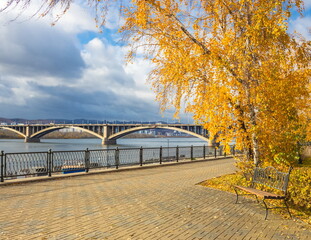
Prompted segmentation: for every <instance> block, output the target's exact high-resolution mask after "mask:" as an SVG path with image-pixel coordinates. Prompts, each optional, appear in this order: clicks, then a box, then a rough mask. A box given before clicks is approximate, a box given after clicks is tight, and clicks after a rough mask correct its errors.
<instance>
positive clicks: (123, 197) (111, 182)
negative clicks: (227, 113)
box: [0, 159, 311, 240]
mask: <svg viewBox="0 0 311 240" xmlns="http://www.w3.org/2000/svg"><path fill="white" fill-rule="evenodd" d="M234 170H235V168H234V165H233V160H232V159H225V160H217V161H208V162H194V163H189V164H181V165H177V164H176V165H173V166H165V167H159V168H150V169H142V170H132V171H122V172H111V173H108V174H96V175H86V176H79V177H73V178H66V179H61V180H54V181H45V182H36V183H28V184H19V185H11V186H2V187H0V191H1V195H0V196H1V197H0V212H1V214H0V229H1V231H0V239H62V240H66V239H311V231H310V228H309V227H307V226H306V225H304V224H302V223H299V222H295V221H293V220H282V219H281V218H280V217H279V216H278V215H275V214H271V215H270V217H269V218H270V219H269V220H267V221H264V220H263V215H264V210H263V209H262V208H261V207H260V206H257V205H256V204H255V205H254V204H253V203H250V204H234V202H235V196H234V195H233V194H229V193H225V192H221V191H217V190H213V189H209V188H205V187H202V186H198V185H195V184H196V183H198V182H201V181H203V180H205V179H207V178H212V177H215V176H219V175H221V174H227V173H231V172H234Z"/></svg>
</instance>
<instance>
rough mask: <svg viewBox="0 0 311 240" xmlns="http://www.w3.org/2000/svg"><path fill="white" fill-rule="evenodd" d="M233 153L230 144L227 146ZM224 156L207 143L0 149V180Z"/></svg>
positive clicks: (220, 149) (232, 152) (219, 150)
mask: <svg viewBox="0 0 311 240" xmlns="http://www.w3.org/2000/svg"><path fill="white" fill-rule="evenodd" d="M230 154H231V155H234V146H231V152H230ZM220 156H225V154H224V152H223V149H222V148H221V147H220V148H215V147H211V146H188V147H178V146H177V147H158V148H143V147H141V148H122V149H119V148H116V149H97V150H89V149H86V150H78V151H52V150H49V151H48V152H21V153H4V152H3V151H2V152H1V153H0V160H1V162H0V165H1V166H0V170H1V172H0V178H1V182H3V181H4V180H10V179H16V178H22V177H23V178H24V177H33V176H52V174H59V173H63V174H68V173H74V172H88V171H89V170H90V169H98V168H103V169H107V168H108V169H109V168H116V169H118V168H119V167H122V166H134V165H137V166H143V165H146V164H162V163H165V162H179V161H186V160H188V161H189V160H191V161H194V160H198V159H214V158H217V157H220Z"/></svg>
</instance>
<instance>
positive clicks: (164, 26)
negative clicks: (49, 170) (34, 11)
mask: <svg viewBox="0 0 311 240" xmlns="http://www.w3.org/2000/svg"><path fill="white" fill-rule="evenodd" d="M30 2H31V0H10V1H9V2H8V7H10V6H12V5H14V4H19V5H22V6H23V7H27V5H28V4H29V3H30ZM42 2H43V5H42V6H43V7H42V10H41V12H40V14H41V15H42V16H44V15H45V14H47V13H48V12H49V11H51V10H52V9H53V8H55V6H56V5H58V4H61V5H62V6H63V10H64V12H66V11H67V9H69V7H70V4H71V2H72V0H63V1H57V0H55V1H53V0H49V1H48V0H44V1H42ZM89 4H90V7H92V8H93V9H95V10H96V12H97V14H96V16H97V18H96V20H97V22H98V23H99V24H98V25H104V23H105V22H104V20H105V16H106V13H107V11H109V7H115V6H116V5H118V6H119V8H120V15H121V17H122V18H124V24H123V25H122V26H120V32H121V33H122V34H123V36H124V40H125V41H126V42H127V43H128V44H129V45H130V46H131V50H130V51H129V53H128V58H127V60H128V61H130V60H131V59H132V57H135V54H137V51H138V50H139V53H140V52H141V49H142V50H143V53H144V56H145V57H146V59H147V60H149V61H150V62H152V63H153V65H154V66H155V67H154V69H153V71H152V72H151V73H150V77H149V81H150V82H151V84H152V86H153V88H154V90H155V92H156V94H157V100H158V101H159V102H160V105H161V107H162V110H165V109H166V108H167V107H170V106H173V107H175V109H176V116H178V114H179V112H180V110H181V107H182V106H183V105H185V106H186V111H188V112H190V113H193V116H194V119H195V120H196V121H197V122H198V123H200V124H202V125H203V126H204V127H205V128H206V129H207V130H208V131H209V134H210V138H212V139H213V138H215V139H216V141H218V142H220V143H221V144H222V145H224V146H225V149H228V144H229V143H230V142H232V141H233V140H234V141H235V143H236V147H237V149H240V150H242V151H244V152H245V155H246V156H247V159H248V160H252V161H253V163H254V164H255V165H258V164H259V163H260V162H263V163H272V164H273V163H275V162H276V163H287V164H290V163H291V162H292V161H294V159H295V154H296V151H297V142H298V141H302V140H303V139H304V138H305V137H306V132H307V131H306V129H307V128H308V127H309V125H308V119H309V117H310V116H309V115H310V105H309V104H310V76H311V71H310V59H311V44H310V42H309V41H306V40H305V39H303V38H302V37H301V36H299V34H290V33H289V32H288V24H289V18H290V16H291V14H292V12H295V11H296V12H298V13H299V14H302V12H303V1H301V0H273V1H268V0H128V1H122V0H115V1H108V0H102V1H100V0H89Z"/></svg>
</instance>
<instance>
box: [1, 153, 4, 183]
mask: <svg viewBox="0 0 311 240" xmlns="http://www.w3.org/2000/svg"><path fill="white" fill-rule="evenodd" d="M1 182H4V152H3V151H1Z"/></svg>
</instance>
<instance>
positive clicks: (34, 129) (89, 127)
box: [0, 124, 209, 145]
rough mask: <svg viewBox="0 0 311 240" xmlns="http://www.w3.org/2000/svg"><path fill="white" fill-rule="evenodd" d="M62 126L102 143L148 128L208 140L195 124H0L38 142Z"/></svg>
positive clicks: (115, 140) (1, 127) (2, 127)
mask: <svg viewBox="0 0 311 240" xmlns="http://www.w3.org/2000/svg"><path fill="white" fill-rule="evenodd" d="M64 128H74V129H78V130H81V131H83V132H87V133H89V134H91V135H93V136H94V137H97V138H100V139H101V140H102V144H104V145H113V144H116V142H117V139H118V138H121V137H124V136H126V135H128V134H130V133H134V132H137V131H142V130H148V129H170V130H174V131H178V132H183V133H187V134H189V135H192V136H194V137H198V138H200V139H202V140H204V141H207V142H209V139H208V132H207V130H206V129H204V128H203V127H202V126H201V125H196V124H27V125H21V124H18V125H0V129H6V130H9V131H12V132H15V133H17V134H18V135H20V136H22V137H23V138H24V139H25V142H40V138H41V137H43V136H44V135H46V134H49V133H51V132H54V131H58V130H60V129H64Z"/></svg>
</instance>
